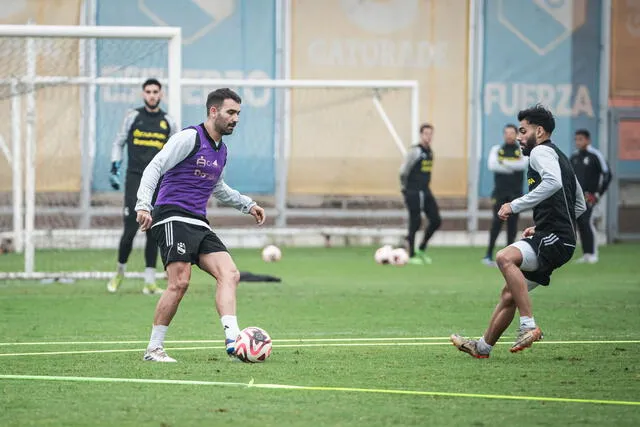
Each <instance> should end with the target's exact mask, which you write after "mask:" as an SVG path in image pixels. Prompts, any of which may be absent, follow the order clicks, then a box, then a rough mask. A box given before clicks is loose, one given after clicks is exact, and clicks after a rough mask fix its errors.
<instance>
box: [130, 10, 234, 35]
mask: <svg viewBox="0 0 640 427" xmlns="http://www.w3.org/2000/svg"><path fill="white" fill-rule="evenodd" d="M191 3H193V6H195V7H197V8H198V9H199V13H200V14H202V15H203V16H205V17H206V18H207V21H209V18H210V21H209V22H207V23H206V24H204V25H200V26H198V25H195V24H194V23H193V22H192V21H191V20H188V19H187V20H180V19H179V18H178V19H176V17H180V16H189V15H187V14H184V13H182V12H179V13H175V10H174V13H163V12H161V11H160V10H158V8H157V7H154V4H156V2H154V1H152V0H138V8H139V9H140V11H141V12H142V13H144V14H145V15H147V17H149V19H151V20H152V21H153V22H154V23H155V24H156V25H163V26H177V27H182V31H183V32H182V44H185V45H189V44H191V43H193V42H195V41H197V40H199V39H200V38H201V37H202V36H204V35H205V34H207V33H208V32H210V31H211V30H213V29H214V28H215V27H217V26H218V25H219V24H220V23H221V22H222V21H224V20H225V19H227V18H229V17H230V16H231V15H233V13H234V12H235V9H236V0H191ZM167 12H168V11H167ZM185 30H191V31H194V32H191V31H185Z"/></svg>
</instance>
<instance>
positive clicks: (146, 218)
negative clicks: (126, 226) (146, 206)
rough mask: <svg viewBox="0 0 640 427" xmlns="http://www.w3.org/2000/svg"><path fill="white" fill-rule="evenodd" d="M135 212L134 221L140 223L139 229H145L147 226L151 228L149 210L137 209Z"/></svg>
mask: <svg viewBox="0 0 640 427" xmlns="http://www.w3.org/2000/svg"><path fill="white" fill-rule="evenodd" d="M136 212H137V214H138V215H137V216H136V221H137V222H138V224H140V231H147V230H148V229H149V228H151V222H152V218H151V214H150V213H149V211H145V210H139V211H136Z"/></svg>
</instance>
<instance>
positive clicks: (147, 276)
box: [144, 267, 156, 285]
mask: <svg viewBox="0 0 640 427" xmlns="http://www.w3.org/2000/svg"><path fill="white" fill-rule="evenodd" d="M144 283H145V284H146V285H152V284H154V283H156V269H155V268H153V267H147V268H145V269H144Z"/></svg>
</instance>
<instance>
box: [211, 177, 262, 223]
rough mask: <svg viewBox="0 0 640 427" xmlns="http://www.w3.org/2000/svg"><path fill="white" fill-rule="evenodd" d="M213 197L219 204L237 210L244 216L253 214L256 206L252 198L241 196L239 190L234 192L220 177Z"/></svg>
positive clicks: (214, 188)
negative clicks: (252, 211) (252, 209)
mask: <svg viewBox="0 0 640 427" xmlns="http://www.w3.org/2000/svg"><path fill="white" fill-rule="evenodd" d="M213 197H215V198H216V199H217V200H218V201H219V202H221V203H223V204H225V205H227V206H231V207H232V208H236V209H237V210H239V211H240V212H242V213H244V214H248V213H249V212H251V208H252V207H254V206H255V205H256V202H254V201H253V200H251V197H249V196H245V195H244V194H240V192H239V191H238V190H234V189H233V188H231V187H229V186H228V185H227V183H226V182H224V180H223V179H222V177H220V179H219V180H218V182H217V183H216V185H215V186H214V187H213Z"/></svg>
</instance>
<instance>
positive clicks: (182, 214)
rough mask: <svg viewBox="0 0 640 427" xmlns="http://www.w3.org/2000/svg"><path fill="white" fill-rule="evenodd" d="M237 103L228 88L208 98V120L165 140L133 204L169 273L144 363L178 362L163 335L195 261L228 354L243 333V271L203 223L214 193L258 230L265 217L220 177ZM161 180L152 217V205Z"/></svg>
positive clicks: (208, 226)
mask: <svg viewBox="0 0 640 427" xmlns="http://www.w3.org/2000/svg"><path fill="white" fill-rule="evenodd" d="M240 103H241V99H240V97H239V96H238V94H236V93H235V92H234V91H232V90H230V89H218V90H215V91H213V92H211V93H209V95H208V96H207V103H206V108H207V119H206V121H205V122H204V123H201V124H199V125H197V126H191V127H189V128H187V129H184V130H182V131H180V132H178V133H176V134H175V135H174V136H172V137H171V138H170V139H169V142H167V145H166V146H165V148H164V149H163V150H162V151H161V152H160V153H158V155H157V156H156V157H154V158H153V160H152V161H151V163H149V166H147V168H146V169H145V170H144V173H143V175H142V181H141V182H140V188H139V189H138V203H137V204H136V212H137V215H138V216H137V221H138V223H139V224H140V229H141V230H143V231H145V230H149V229H151V232H152V234H153V236H154V237H155V238H156V241H157V242H158V245H159V246H160V256H161V258H162V262H163V263H164V267H165V270H166V272H167V289H166V290H165V291H164V293H163V294H162V296H161V297H160V300H159V301H158V304H157V306H156V311H155V315H154V318H153V328H152V330H151V339H150V341H149V345H148V346H147V351H146V352H145V354H144V360H149V361H154V362H175V359H173V358H171V357H169V356H168V355H167V353H166V352H165V351H164V337H165V334H166V332H167V328H168V327H169V324H170V323H171V319H173V316H174V315H175V314H176V311H177V310H178V305H179V304H180V300H182V297H183V296H184V294H185V292H186V291H187V288H188V287H189V279H190V277H191V264H197V265H198V267H200V268H201V269H202V270H204V271H206V272H207V273H209V274H210V275H211V276H213V277H214V278H215V279H216V281H217V287H216V309H217V311H218V314H219V315H220V321H221V322H222V327H223V329H224V334H225V345H226V350H227V354H229V355H230V356H232V357H233V356H234V354H235V340H236V338H237V336H238V335H239V333H240V328H239V327H238V320H237V318H236V287H237V286H238V280H239V278H240V274H239V272H238V269H237V268H236V265H235V263H234V262H233V259H232V258H231V255H229V253H228V252H227V248H226V247H225V245H224V244H223V243H222V242H221V241H220V239H219V238H218V236H216V234H215V233H214V232H213V231H212V230H211V226H210V225H209V222H208V221H207V201H208V200H209V197H210V196H211V194H213V196H214V197H215V198H216V199H218V200H219V201H221V202H222V203H224V204H227V205H231V206H233V207H235V208H236V209H238V210H240V211H241V212H243V213H245V214H251V215H252V216H253V217H254V218H255V220H256V222H257V223H258V224H259V225H262V224H263V223H264V221H265V212H264V210H263V209H262V208H261V207H260V206H258V205H257V204H256V203H255V202H254V201H253V200H251V199H250V198H249V197H247V196H244V195H242V194H240V193H239V192H238V191H236V190H233V189H232V188H230V187H229V186H228V185H227V184H225V182H224V181H223V179H222V171H223V169H224V167H225V165H226V164H227V146H226V145H225V143H224V142H223V141H222V136H223V135H231V133H232V132H233V130H234V128H235V126H236V125H237V124H238V119H239V117H240ZM160 177H163V178H162V182H161V184H160V190H159V192H158V198H157V200H156V203H155V205H154V206H153V216H152V215H151V209H152V205H151V200H152V198H153V193H154V191H155V190H156V186H157V185H158V181H160Z"/></svg>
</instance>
